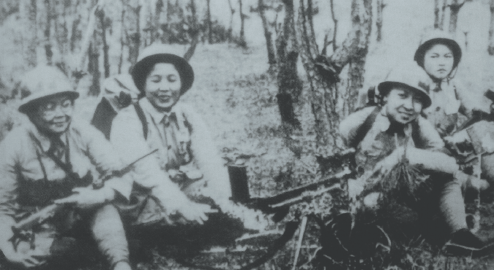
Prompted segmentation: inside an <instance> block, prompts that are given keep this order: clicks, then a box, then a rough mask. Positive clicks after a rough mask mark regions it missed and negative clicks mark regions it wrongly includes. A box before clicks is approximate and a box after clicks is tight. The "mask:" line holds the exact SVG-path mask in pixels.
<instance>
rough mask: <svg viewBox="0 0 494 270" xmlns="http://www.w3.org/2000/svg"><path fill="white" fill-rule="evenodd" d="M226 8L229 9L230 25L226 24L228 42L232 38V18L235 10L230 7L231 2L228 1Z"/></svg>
mask: <svg viewBox="0 0 494 270" xmlns="http://www.w3.org/2000/svg"><path fill="white" fill-rule="evenodd" d="M228 6H229V7H230V23H229V24H228V41H230V42H231V41H232V38H233V16H234V15H235V9H234V8H233V5H232V0H228Z"/></svg>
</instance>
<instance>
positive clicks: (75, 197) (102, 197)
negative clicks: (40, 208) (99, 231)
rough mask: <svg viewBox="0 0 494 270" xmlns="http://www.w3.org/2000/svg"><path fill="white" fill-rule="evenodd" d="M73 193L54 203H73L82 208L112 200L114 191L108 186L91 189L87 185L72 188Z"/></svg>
mask: <svg viewBox="0 0 494 270" xmlns="http://www.w3.org/2000/svg"><path fill="white" fill-rule="evenodd" d="M72 192H74V194H72V195H70V196H69V197H66V198H63V199H58V200H56V201H55V203H56V204H74V205H75V206H76V207H79V208H82V209H88V208H93V207H95V206H98V205H101V204H103V203H105V202H107V201H111V200H113V198H114V197H115V191H114V190H112V189H109V188H102V189H92V188H89V187H83V188H74V189H73V190H72Z"/></svg>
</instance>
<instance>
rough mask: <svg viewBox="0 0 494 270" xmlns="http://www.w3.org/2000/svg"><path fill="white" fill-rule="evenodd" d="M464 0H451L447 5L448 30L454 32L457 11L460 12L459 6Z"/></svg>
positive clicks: (461, 5)
mask: <svg viewBox="0 0 494 270" xmlns="http://www.w3.org/2000/svg"><path fill="white" fill-rule="evenodd" d="M465 2H466V1H465V0H452V2H451V4H450V5H449V9H450V12H451V13H450V17H449V32H450V33H453V34H454V33H456V25H457V23H458V13H459V12H460V9H461V7H463V5H464V4H465Z"/></svg>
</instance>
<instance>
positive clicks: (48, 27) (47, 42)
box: [44, 0, 53, 65]
mask: <svg viewBox="0 0 494 270" xmlns="http://www.w3.org/2000/svg"><path fill="white" fill-rule="evenodd" d="M50 2H51V1H50V0H45V9H46V25H45V31H44V35H45V41H44V43H45V55H46V63H47V64H48V65H51V64H52V57H53V51H52V45H51V18H52V16H53V15H52V5H51V3H50Z"/></svg>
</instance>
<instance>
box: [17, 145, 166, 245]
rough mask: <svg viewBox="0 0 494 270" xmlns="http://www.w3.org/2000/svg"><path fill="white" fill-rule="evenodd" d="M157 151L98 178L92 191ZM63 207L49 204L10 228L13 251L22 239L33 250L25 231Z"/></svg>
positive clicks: (31, 240)
mask: <svg viewBox="0 0 494 270" xmlns="http://www.w3.org/2000/svg"><path fill="white" fill-rule="evenodd" d="M156 151H158V149H155V150H153V151H151V152H149V153H147V154H145V155H144V156H142V157H140V158H138V159H136V160H134V161H133V162H131V163H130V164H128V165H127V166H125V167H124V168H122V169H120V170H114V171H112V172H111V173H109V174H105V175H104V176H103V177H100V178H99V179H98V180H96V181H95V182H94V183H93V184H92V187H93V189H101V188H102V187H103V186H104V183H105V181H107V180H109V179H111V178H113V177H122V176H123V175H125V174H127V173H129V172H130V171H131V170H132V169H133V168H134V165H135V164H136V163H137V162H139V161H141V160H142V159H144V158H146V157H148V156H150V155H151V154H153V153H155V152H156ZM63 207H65V205H64V204H50V205H48V206H46V207H44V208H43V209H41V210H40V211H38V212H36V213H34V214H32V215H30V216H28V217H26V218H24V219H22V220H20V221H19V222H17V223H16V224H15V225H13V226H12V231H13V232H14V235H13V236H12V237H11V238H10V239H9V241H11V242H12V245H14V249H16V248H17V245H18V243H19V242H20V241H22V240H23V239H26V238H27V239H28V240H30V242H31V248H34V242H33V240H34V235H32V233H29V232H27V233H26V231H30V230H32V229H33V228H34V227H35V226H38V225H41V224H43V223H44V222H46V221H47V220H48V219H50V218H52V217H53V216H54V215H55V214H56V213H57V212H58V211H60V210H61V209H62V208H63Z"/></svg>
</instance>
